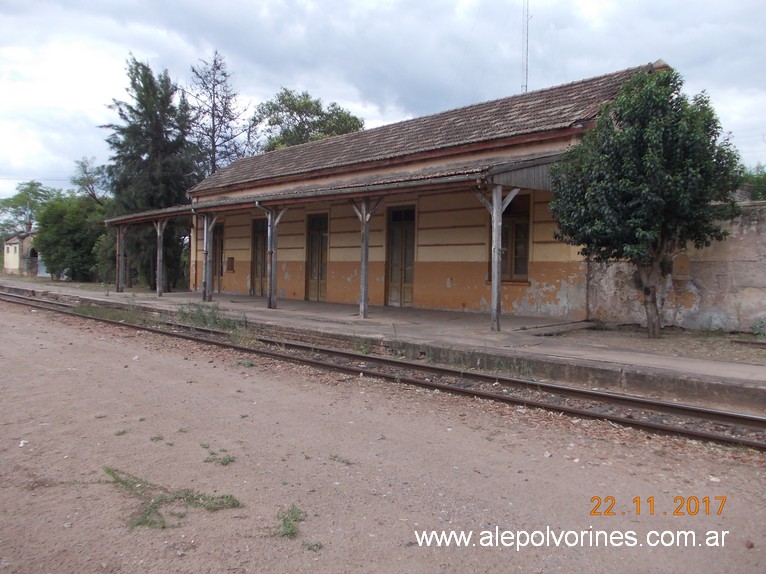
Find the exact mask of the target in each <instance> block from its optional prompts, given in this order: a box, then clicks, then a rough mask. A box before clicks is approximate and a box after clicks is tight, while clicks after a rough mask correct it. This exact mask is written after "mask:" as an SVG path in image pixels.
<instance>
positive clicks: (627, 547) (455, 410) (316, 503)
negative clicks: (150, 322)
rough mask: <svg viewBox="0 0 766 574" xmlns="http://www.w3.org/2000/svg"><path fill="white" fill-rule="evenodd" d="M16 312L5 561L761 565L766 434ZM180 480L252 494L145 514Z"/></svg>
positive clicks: (8, 317) (249, 565) (1, 503)
mask: <svg viewBox="0 0 766 574" xmlns="http://www.w3.org/2000/svg"><path fill="white" fill-rule="evenodd" d="M0 326H1V328H0V360H1V361H2V370H0V480H2V484H3V488H2V489H0V515H2V517H3V519H2V520H0V572H17V573H26V572H51V573H81V572H118V573H119V572H126V573H127V572H130V573H132V572H141V573H143V572H152V573H172V572H179V573H180V572H184V573H196V572H235V573H239V572H387V573H388V572H436V573H447V572H459V573H462V572H508V571H511V572H545V573H548V572H631V573H633V572H639V573H640V572H694V573H697V574H699V573H705V572H730V573H736V572H744V573H753V572H763V571H766V530H765V529H764V528H763V526H764V524H766V494H764V489H763V485H764V484H765V480H766V455H763V454H759V453H754V452H753V451H749V450H743V449H735V448H729V447H720V446H710V445H704V444H700V443H696V442H692V441H686V440H683V439H676V438H667V437H657V436H652V435H647V434H645V433H642V432H639V431H635V430H631V429H622V428H617V427H614V426H612V425H610V424H608V423H603V422H599V421H583V420H577V419H570V418H565V417H558V416H554V415H551V414H547V413H542V412H539V411H533V410H525V409H522V408H515V407H510V406H500V405H495V404H492V403H488V402H486V401H478V400H469V399H465V398H461V397H454V396H448V395H445V394H442V393H433V392H427V391H423V390H419V389H414V388H411V387H404V386H397V385H393V384H390V383H384V382H380V381H375V380H369V379H360V378H358V377H349V376H346V375H335V374H332V373H324V372H320V371H316V370H313V369H309V368H303V367H296V366H293V365H288V364H280V363H277V362H274V361H267V360H261V359H257V358H253V357H245V356H242V355H238V354H236V353H231V352H224V351H220V350H212V349H209V348H206V347H202V346H199V345H196V344H192V343H189V342H182V341H177V340H172V339H167V338H164V337H161V336H158V335H153V334H147V333H140V332H135V331H130V330H127V329H121V328H115V327H105V326H103V325H100V324H93V323H89V322H86V321H85V320H83V319H76V318H61V317H60V316H56V315H52V314H49V313H47V312H35V311H31V310H28V309H25V308H22V307H16V306H11V305H9V304H4V303H0ZM227 457H228V458H227ZM232 458H233V460H232ZM224 460H226V461H229V462H230V463H229V464H222V462H223V461H224ZM104 467H111V468H113V469H118V470H119V471H121V472H122V473H129V475H132V477H134V478H135V479H134V480H133V481H132V482H131V481H128V486H131V487H132V489H127V488H123V486H121V485H119V484H116V483H115V482H113V481H112V480H111V479H110V477H109V476H108V475H107V474H106V473H105V471H104ZM120 476H126V475H125V474H123V475H120ZM139 485H140V486H139ZM181 489H192V490H194V491H196V492H197V493H200V494H208V495H213V496H220V495H231V496H233V497H236V499H237V500H238V501H239V502H240V503H241V506H240V507H238V508H225V509H222V510H218V511H215V512H210V511H207V510H205V509H200V508H190V507H187V506H186V505H185V504H184V503H183V502H182V501H178V500H177V501H176V502H174V503H172V504H165V505H161V506H158V508H157V510H158V512H159V513H161V514H162V516H163V517H164V520H165V521H166V527H165V528H164V529H158V528H149V527H146V526H136V527H134V528H131V527H130V523H131V521H132V520H134V519H136V518H137V517H139V516H140V514H141V511H142V508H146V506H147V505H148V504H150V503H151V501H152V498H151V496H153V497H154V498H153V500H154V501H155V505H157V504H159V502H161V500H162V499H161V498H160V496H161V495H164V496H165V498H168V497H169V496H170V495H171V494H172V493H176V494H177V493H178V491H179V490H181ZM141 493H144V494H141ZM595 497H598V498H595ZM610 497H611V498H610ZM650 497H651V498H653V503H654V509H653V510H654V512H653V513H651V514H650V511H649V505H650V500H649V499H650ZM676 497H681V499H680V502H679V501H678V500H674V499H676ZM695 497H696V498H695ZM721 497H726V501H725V505H724V507H723V509H722V510H721V513H720V515H719V514H718V510H720V502H721V500H722V499H721ZM636 498H638V499H639V502H640V504H641V513H640V515H637V512H636V506H635V504H636V503H635V501H634V499H636ZM185 499H186V500H191V499H194V500H197V499H199V496H197V495H195V496H192V495H189V494H187V495H185ZM599 499H600V500H601V504H599ZM612 499H613V502H614V504H613V506H612V511H613V512H614V515H604V512H605V511H607V510H608V509H609V507H610V505H612ZM705 499H707V501H708V503H709V504H707V505H706V504H705ZM293 505H294V506H295V507H296V509H300V511H302V513H299V514H300V515H301V517H302V518H303V521H301V522H298V523H296V524H295V526H296V527H297V534H296V536H295V538H289V537H287V536H279V535H277V534H276V532H277V531H278V530H279V529H280V527H281V526H283V525H284V526H285V527H288V526H290V525H289V524H288V523H287V522H288V521H287V520H285V521H283V520H281V519H280V513H283V512H286V511H288V510H289V509H290V508H291V507H292V506H293ZM679 508H681V509H682V510H683V511H684V512H685V515H683V516H674V515H673V514H674V511H676V510H677V509H679ZM594 511H595V512H601V515H594ZM691 511H696V514H694V515H690V512H691ZM623 513H624V514H623ZM152 517H153V518H154V519H155V520H156V519H157V515H156V514H154V515H152ZM431 530H436V531H439V532H441V531H442V530H446V531H450V530H455V531H463V532H465V533H467V532H468V531H472V532H473V534H472V539H471V542H470V543H469V544H468V545H467V546H461V547H456V545H455V542H454V541H453V542H452V545H451V546H450V547H436V546H432V547H425V546H420V545H419V544H418V541H417V538H416V535H415V533H416V532H418V533H419V532H422V531H431ZM522 531H526V533H528V534H529V535H531V541H529V540H528V541H527V545H526V546H518V549H517V546H516V543H517V542H518V543H521V542H522V541H523V540H524V532H522ZM536 531H538V532H540V534H539V535H538V534H535V532H536ZM601 531H603V532H607V533H608V534H607V536H608V537H609V540H610V542H611V544H610V545H609V546H607V545H605V543H604V542H603V538H602V539H599V538H598V534H596V535H595V538H593V536H594V534H593V533H594V532H596V533H598V532H601ZM678 531H689V532H693V533H694V538H695V545H693V546H692V545H690V538H689V537H688V536H687V535H679V534H677V533H678ZM551 532H552V533H553V535H554V536H553V539H551V538H550V534H549V533H551ZM653 532H654V533H655V534H653ZM723 532H727V534H726V535H725V538H724V535H723V534H722V533H723ZM712 533H716V535H717V539H718V544H717V545H716V546H710V545H709V544H708V543H710V544H712V542H713V541H714V540H713V534H712ZM511 536H512V537H513V538H511ZM561 536H565V538H561ZM541 537H542V538H541ZM556 537H559V538H558V539H559V545H558V546H556V542H555V538H556ZM589 537H590V538H589ZM647 537H648V538H647ZM599 540H600V542H599ZM632 540H635V544H631V543H630V542H631V541H632ZM683 540H685V541H686V545H685V546H684V544H683ZM538 542H539V544H537V543H538ZM656 542H660V544H659V545H657V546H653V547H652V546H650V544H652V543H656ZM569 543H571V545H570V544H569ZM596 543H598V546H596ZM618 543H620V545H619V546H618V545H617V544H618ZM665 543H667V544H669V545H668V546H664V545H663V544H665Z"/></svg>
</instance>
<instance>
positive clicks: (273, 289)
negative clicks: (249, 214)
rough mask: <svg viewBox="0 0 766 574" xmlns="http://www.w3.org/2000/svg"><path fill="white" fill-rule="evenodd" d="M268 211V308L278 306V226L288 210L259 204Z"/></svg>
mask: <svg viewBox="0 0 766 574" xmlns="http://www.w3.org/2000/svg"><path fill="white" fill-rule="evenodd" d="M258 207H260V208H261V209H262V210H264V211H265V212H266V222H267V229H266V275H268V277H269V288H268V293H267V296H266V308H267V309H276V308H277V242H278V241H277V240H278V233H277V226H278V225H279V222H280V221H281V219H282V216H283V215H284V214H285V212H286V211H287V208H286V207H283V208H272V207H263V206H261V205H258Z"/></svg>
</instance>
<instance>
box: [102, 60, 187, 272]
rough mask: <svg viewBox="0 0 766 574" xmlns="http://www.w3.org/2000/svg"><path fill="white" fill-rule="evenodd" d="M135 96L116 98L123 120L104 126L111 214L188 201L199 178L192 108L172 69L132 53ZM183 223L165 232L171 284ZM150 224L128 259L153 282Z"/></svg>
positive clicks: (133, 238)
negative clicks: (154, 66)
mask: <svg viewBox="0 0 766 574" xmlns="http://www.w3.org/2000/svg"><path fill="white" fill-rule="evenodd" d="M128 80H129V87H128V90H127V91H128V95H129V96H130V101H128V102H125V101H119V100H114V101H113V104H112V105H111V106H110V107H111V108H112V109H114V110H115V111H116V112H117V114H118V115H119V118H120V123H114V124H109V125H106V126H104V127H106V128H108V129H111V130H112V134H111V135H110V136H109V137H108V138H107V140H106V141H107V143H108V144H109V146H110V147H111V149H112V152H113V155H112V158H111V160H112V163H111V164H110V165H109V167H108V170H107V171H108V176H109V178H110V181H111V185H112V192H113V195H114V210H113V212H112V214H114V215H121V214H127V213H136V212H140V211H147V210H152V209H162V208H165V207H170V206H173V205H179V204H183V203H186V201H187V200H186V190H187V189H189V188H190V187H191V186H192V185H194V184H195V183H196V182H197V181H199V179H200V176H201V174H200V173H199V170H198V165H199V162H198V160H199V149H198V147H197V146H196V145H195V143H194V142H193V141H192V139H191V132H192V111H191V108H190V106H189V104H188V102H187V100H186V98H185V96H184V95H183V94H182V93H181V92H180V90H179V89H178V86H177V85H176V84H175V83H173V82H172V81H171V79H170V77H169V75H168V72H167V70H165V71H163V72H162V73H160V74H156V75H155V73H154V72H153V71H152V69H151V68H150V67H149V65H147V64H145V63H142V62H138V61H136V59H135V58H133V57H131V58H130V60H129V61H128ZM185 233H186V230H185V229H183V228H171V227H170V226H168V229H167V230H166V232H165V243H164V248H165V252H166V254H167V257H165V262H166V263H165V264H166V265H168V269H167V273H165V274H164V277H166V278H167V280H168V282H169V285H168V286H166V287H169V286H170V285H173V284H176V283H177V281H178V279H179V278H180V277H181V276H182V270H181V268H180V260H181V257H180V255H181V251H182V249H183V245H184V234H185ZM155 237H156V236H155V235H154V233H153V230H151V229H150V228H146V229H142V230H135V231H134V232H132V233H131V234H130V235H129V241H128V243H127V244H126V249H127V250H128V253H127V255H128V259H129V260H130V261H132V262H134V263H135V264H136V265H137V266H138V268H139V271H140V274H141V275H142V276H143V277H144V278H146V280H147V281H148V282H149V283H150V284H153V283H154V277H155V270H154V264H155V263H154V262H155V258H154V256H153V247H154V245H155V242H156V239H155Z"/></svg>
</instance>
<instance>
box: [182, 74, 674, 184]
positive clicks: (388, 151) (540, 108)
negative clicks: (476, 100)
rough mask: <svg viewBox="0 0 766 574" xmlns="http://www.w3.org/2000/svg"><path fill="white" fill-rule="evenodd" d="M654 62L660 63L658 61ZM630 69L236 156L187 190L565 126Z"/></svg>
mask: <svg viewBox="0 0 766 574" xmlns="http://www.w3.org/2000/svg"><path fill="white" fill-rule="evenodd" d="M655 66H657V67H665V66H666V64H664V63H663V62H661V61H660V62H658V64H655ZM651 68H652V65H651V64H650V65H649V66H642V67H637V68H630V69H627V70H622V71H620V72H615V73H612V74H607V75H603V76H598V77H595V78H589V79H586V80H581V81H578V82H572V83H569V84H564V85H561V86H555V87H552V88H547V89H544V90H538V91H534V92H529V93H526V94H520V95H516V96H511V97H507V98H502V99H499V100H493V101H490V102H484V103H481V104H475V105H471V106H467V107H463V108H458V109H454V110H449V111H446V112H441V113H438V114H434V115H430V116H424V117H420V118H415V119H411V120H405V121H402V122H398V123H394V124H389V125H385V126H381V127H379V128H374V129H370V130H364V131H360V132H355V133H350V134H345V135H341V136H335V137H331V138H326V139H323V140H319V141H315V142H310V143H307V144H303V145H298V146H294V147H289V148H284V149H280V150H277V151H273V152H269V153H265V154H261V155H256V156H253V157H248V158H242V159H239V160H237V161H235V162H234V163H232V164H231V165H229V166H227V167H225V168H223V169H222V170H220V171H218V172H216V173H214V174H213V175H211V176H210V177H208V178H207V179H205V180H203V181H202V182H200V183H199V184H197V185H196V186H195V187H193V188H192V189H191V190H190V191H189V195H194V194H196V193H198V192H204V191H208V192H209V191H213V190H216V189H221V188H226V187H230V186H238V185H243V184H248V183H252V184H254V185H257V182H259V181H264V180H269V179H274V178H281V177H290V176H299V175H303V174H309V173H310V172H315V171H321V170H327V169H334V168H341V167H350V166H354V165H357V164H364V163H368V162H376V161H382V160H390V159H394V158H403V157H406V156H411V155H416V154H420V153H427V152H434V151H439V150H447V149H449V148H452V147H456V146H462V145H466V144H477V143H482V142H491V141H494V140H502V139H507V138H512V137H516V136H522V135H527V134H535V133H542V132H548V131H552V130H558V129H566V128H569V127H572V126H574V125H576V124H578V123H581V122H587V121H589V120H591V119H593V118H595V117H596V115H597V114H598V110H599V107H600V106H601V104H602V103H603V102H606V101H609V100H611V99H612V98H613V97H614V96H615V95H616V93H617V91H618V90H619V88H620V86H621V85H622V84H623V83H625V82H626V81H627V80H628V79H629V78H630V77H631V76H633V75H634V74H635V73H636V72H638V71H639V70H642V69H651Z"/></svg>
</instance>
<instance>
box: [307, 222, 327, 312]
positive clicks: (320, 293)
mask: <svg viewBox="0 0 766 574" xmlns="http://www.w3.org/2000/svg"><path fill="white" fill-rule="evenodd" d="M319 217H323V218H324V220H325V223H326V227H325V228H324V233H325V234H326V235H327V242H326V244H325V245H324V250H323V258H320V262H319V266H320V275H321V267H322V260H323V261H324V265H325V267H329V261H330V212H329V211H316V212H314V213H307V214H306V227H305V229H306V257H305V264H306V274H305V295H304V299H305V300H306V301H316V302H322V301H326V300H327V277H326V276H325V277H324V279H322V278H321V277H320V278H319V279H318V285H317V297H316V299H312V298H311V284H312V281H317V279H314V280H312V279H311V263H312V260H311V257H312V253H311V235H312V230H311V227H310V225H311V219H312V218H319ZM321 249H322V245H321V238H320V250H321ZM323 283H324V290H323V289H322V284H323Z"/></svg>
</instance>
